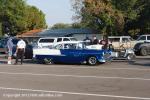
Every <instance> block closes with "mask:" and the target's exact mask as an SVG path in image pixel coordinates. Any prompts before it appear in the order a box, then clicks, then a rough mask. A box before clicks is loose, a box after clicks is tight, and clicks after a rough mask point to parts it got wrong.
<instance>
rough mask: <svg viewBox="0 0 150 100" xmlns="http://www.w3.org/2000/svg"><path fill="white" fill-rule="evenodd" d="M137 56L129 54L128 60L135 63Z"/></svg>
mask: <svg viewBox="0 0 150 100" xmlns="http://www.w3.org/2000/svg"><path fill="white" fill-rule="evenodd" d="M135 58H136V57H135V55H134V54H129V55H128V56H127V59H128V61H135Z"/></svg>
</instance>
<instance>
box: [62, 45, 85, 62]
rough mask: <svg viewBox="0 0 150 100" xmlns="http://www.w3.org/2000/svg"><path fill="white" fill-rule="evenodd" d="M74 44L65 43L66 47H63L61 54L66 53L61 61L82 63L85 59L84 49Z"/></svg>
mask: <svg viewBox="0 0 150 100" xmlns="http://www.w3.org/2000/svg"><path fill="white" fill-rule="evenodd" d="M71 45H72V47H71ZM73 45H75V44H66V45H65V44H64V49H61V54H63V55H64V56H63V57H62V58H61V62H65V63H80V62H82V61H83V56H82V49H78V48H76V47H75V46H73ZM67 46H68V47H67Z"/></svg>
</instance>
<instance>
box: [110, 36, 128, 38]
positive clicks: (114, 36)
mask: <svg viewBox="0 0 150 100" xmlns="http://www.w3.org/2000/svg"><path fill="white" fill-rule="evenodd" d="M121 37H122V38H131V37H130V36H109V37H108V38H121Z"/></svg>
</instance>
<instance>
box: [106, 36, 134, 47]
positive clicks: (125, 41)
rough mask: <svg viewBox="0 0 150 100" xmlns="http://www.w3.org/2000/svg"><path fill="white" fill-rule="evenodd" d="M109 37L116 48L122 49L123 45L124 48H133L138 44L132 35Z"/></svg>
mask: <svg viewBox="0 0 150 100" xmlns="http://www.w3.org/2000/svg"><path fill="white" fill-rule="evenodd" d="M108 39H109V42H110V43H111V44H112V45H113V47H114V49H120V48H121V47H122V46H123V47H124V48H133V47H134V45H135V44H136V41H134V40H133V39H132V38H131V37H130V36H109V37H108Z"/></svg>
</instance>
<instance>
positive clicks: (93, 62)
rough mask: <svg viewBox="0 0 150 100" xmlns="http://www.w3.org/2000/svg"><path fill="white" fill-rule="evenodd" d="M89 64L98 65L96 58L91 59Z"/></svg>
mask: <svg viewBox="0 0 150 100" xmlns="http://www.w3.org/2000/svg"><path fill="white" fill-rule="evenodd" d="M87 62H88V64H89V65H96V64H97V58H96V57H94V56H92V57H89V58H88V61H87Z"/></svg>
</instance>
